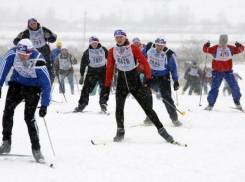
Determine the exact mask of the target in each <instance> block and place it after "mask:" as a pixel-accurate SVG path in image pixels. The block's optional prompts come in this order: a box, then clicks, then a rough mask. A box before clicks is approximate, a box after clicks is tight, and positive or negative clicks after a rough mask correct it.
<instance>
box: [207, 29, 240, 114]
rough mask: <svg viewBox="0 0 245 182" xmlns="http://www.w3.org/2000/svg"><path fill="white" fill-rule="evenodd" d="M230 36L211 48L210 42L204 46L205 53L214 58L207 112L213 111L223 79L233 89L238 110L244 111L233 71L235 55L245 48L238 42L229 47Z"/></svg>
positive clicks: (221, 39)
mask: <svg viewBox="0 0 245 182" xmlns="http://www.w3.org/2000/svg"><path fill="white" fill-rule="evenodd" d="M227 43H228V35H226V34H222V35H220V37H219V44H218V45H214V46H212V47H210V42H209V41H208V42H207V43H205V44H204V45H203V52H204V53H208V54H211V55H212V56H213V60H212V69H213V71H212V75H213V80H212V86H211V90H210V91H209V93H208V98H207V100H208V106H207V107H206V108H205V110H209V111H210V110H212V109H213V107H214V104H215V102H216V99H217V97H218V93H219V87H220V85H221V82H222V80H223V79H225V80H226V81H227V83H228V85H229V86H230V87H231V92H232V97H233V101H234V103H235V106H236V108H237V109H240V110H242V106H241V104H240V98H241V96H242V95H241V93H240V88H239V86H238V84H237V82H236V80H235V77H234V74H233V70H232V56H233V55H234V54H239V53H241V52H242V51H244V46H243V45H242V44H240V43H238V42H236V43H235V46H236V47H235V46H232V45H229V44H227Z"/></svg>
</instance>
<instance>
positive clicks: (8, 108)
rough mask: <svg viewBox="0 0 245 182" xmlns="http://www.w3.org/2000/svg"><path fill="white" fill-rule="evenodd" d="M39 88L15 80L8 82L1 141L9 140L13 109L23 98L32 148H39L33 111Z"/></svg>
mask: <svg viewBox="0 0 245 182" xmlns="http://www.w3.org/2000/svg"><path fill="white" fill-rule="evenodd" d="M40 93H41V88H40V87H32V86H24V85H20V84H18V83H16V82H11V81H10V82H9V89H8V93H7V97H6V103H5V108H4V114H3V121H2V126H3V132H2V134H3V141H4V140H11V136H12V128H13V117H14V110H15V108H16V107H17V105H19V104H20V103H21V102H22V101H23V99H24V101H25V110H24V115H25V122H26V125H27V128H28V132H29V136H30V140H31V143H32V149H34V150H39V149H40V144H39V136H38V127H37V123H36V119H35V111H36V108H37V104H38V101H39V99H40Z"/></svg>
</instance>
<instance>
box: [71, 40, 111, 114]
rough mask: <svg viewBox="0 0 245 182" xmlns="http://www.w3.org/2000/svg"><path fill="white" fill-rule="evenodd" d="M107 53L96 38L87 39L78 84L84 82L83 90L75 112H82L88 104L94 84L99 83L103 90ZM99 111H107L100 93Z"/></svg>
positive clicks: (105, 103)
mask: <svg viewBox="0 0 245 182" xmlns="http://www.w3.org/2000/svg"><path fill="white" fill-rule="evenodd" d="M107 54H108V51H107V49H106V48H105V47H104V46H102V45H101V44H100V42H99V38H98V37H97V36H91V37H90V38H89V47H88V49H87V50H86V51H85V52H84V53H83V56H82V61H81V66H80V73H81V78H80V80H79V83H80V84H81V85H82V84H83V82H84V86H83V89H82V91H81V96H80V99H79V101H78V107H76V108H75V112H82V111H83V110H84V108H85V107H86V106H87V105H88V102H89V93H91V92H92V91H93V90H94V87H95V86H96V83H97V82H99V85H100V89H103V87H104V84H105V74H106V59H107ZM87 66H88V71H87V74H86V78H85V81H84V72H85V68H86V67H87ZM99 104H100V107H101V111H103V112H106V111H107V101H106V100H105V98H104V97H103V93H102V92H101V93H100V101H99Z"/></svg>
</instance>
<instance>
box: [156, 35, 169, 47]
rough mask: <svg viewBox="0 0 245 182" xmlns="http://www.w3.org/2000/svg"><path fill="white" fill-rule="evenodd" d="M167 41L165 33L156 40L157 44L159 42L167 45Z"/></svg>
mask: <svg viewBox="0 0 245 182" xmlns="http://www.w3.org/2000/svg"><path fill="white" fill-rule="evenodd" d="M166 43H167V42H166V39H165V37H164V36H163V35H161V36H158V37H157V38H156V40H155V44H157V45H166Z"/></svg>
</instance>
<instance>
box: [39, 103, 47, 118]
mask: <svg viewBox="0 0 245 182" xmlns="http://www.w3.org/2000/svg"><path fill="white" fill-rule="evenodd" d="M46 114H47V106H43V105H42V106H41V107H40V110H39V116H40V117H42V118H43V117H44V116H46Z"/></svg>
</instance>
